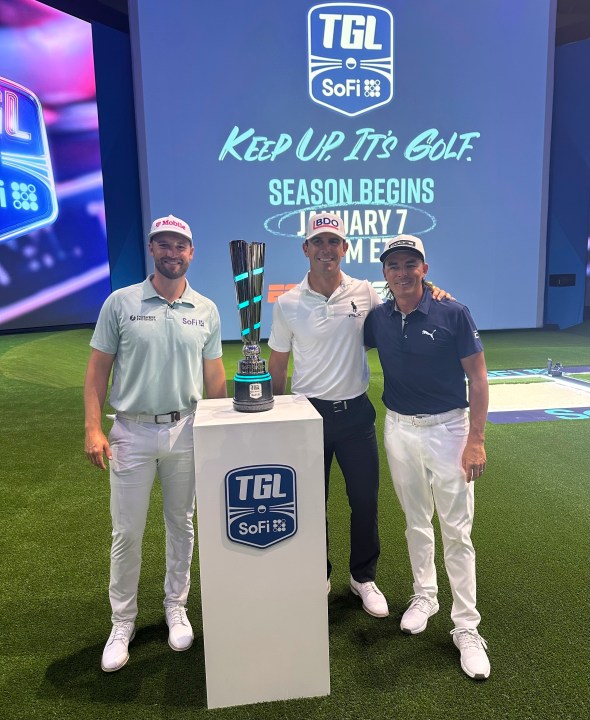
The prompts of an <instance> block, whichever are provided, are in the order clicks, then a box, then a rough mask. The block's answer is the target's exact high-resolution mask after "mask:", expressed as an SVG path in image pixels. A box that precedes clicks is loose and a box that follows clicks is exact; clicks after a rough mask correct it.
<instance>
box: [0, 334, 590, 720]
mask: <svg viewBox="0 0 590 720" xmlns="http://www.w3.org/2000/svg"><path fill="white" fill-rule="evenodd" d="M588 330H589V325H588V324H587V323H586V324H585V325H584V326H582V327H579V328H576V329H573V330H572V331H561V332H555V331H550V332H546V331H524V332H522V333H519V332H515V331H511V332H507V333H490V334H485V333H483V336H484V344H485V347H486V356H487V361H488V367H489V368H490V369H506V368H526V367H543V365H544V362H546V357H545V356H547V357H553V359H554V361H559V362H561V363H562V364H564V365H567V364H575V365H584V364H590V361H589V357H588V355H589V351H588V348H589V343H588V340H589V332H588ZM89 337H90V331H88V330H74V331H66V332H60V333H41V334H36V335H35V334H27V335H25V334H23V335H9V336H0V398H1V402H0V424H1V427H2V469H1V470H0V498H1V503H0V578H1V584H0V607H1V608H2V611H1V622H2V625H1V626H0V632H1V643H0V718H3V719H4V718H6V719H7V720H12V719H14V720H20V719H22V720H29V719H30V720H33V719H35V720H36V719H39V720H46V719H48V718H56V719H58V720H69V719H70V718H71V719H72V720H73V719H74V718H75V719H76V720H78V719H79V718H89V719H90V720H110V719H111V718H136V719H138V720H143V719H145V720H162V719H165V720H176V719H177V718H203V719H204V718H220V720H229V719H230V718H231V719H233V718H235V719H236V720H237V719H240V720H241V719H243V718H246V719H248V718H253V719H258V718H260V719H262V720H279V719H283V718H296V719H298V718H309V719H310V720H311V719H315V718H317V719H321V720H324V719H325V720H328V719H329V720H333V719H334V718H337V719H340V718H346V719H347V718H350V719H355V720H356V719H359V720H360V719H361V718H364V719H367V720H373V719H374V720H385V719H390V718H391V719H395V720H398V719H399V720H439V719H440V720H447V719H448V720H455V719H456V720H459V719H461V720H463V719H468V720H471V719H473V720H476V719H478V720H488V719H489V720H502V719H506V720H561V719H562V718H563V719H568V718H571V719H572V720H573V719H574V718H575V719H576V720H577V719H578V718H581V717H587V715H588V709H589V708H588V673H589V670H590V662H589V660H590V659H589V647H588V635H587V618H588V610H589V607H588V605H589V603H588V580H589V578H588V567H589V563H588V560H589V554H590V553H589V550H590V548H589V533H588V529H589V522H588V521H589V512H588V508H589V502H588V501H589V499H590V498H589V495H590V492H589V478H588V469H589V466H590V463H589V460H590V442H589V440H590V422H587V421H583V420H574V421H570V420H556V421H551V422H540V423H523V424H517V425H492V424H489V425H488V427H487V442H486V447H487V453H488V469H487V471H486V473H485V475H484V477H483V478H482V479H481V480H478V481H477V486H476V498H477V499H476V520H475V528H474V533H473V537H474V543H475V546H476V551H477V565H478V607H479V610H480V612H481V614H482V623H481V626H480V631H481V634H482V635H483V636H484V637H485V638H486V639H487V641H488V643H489V654H490V659H491V663H492V675H491V677H490V679H489V680H488V681H486V682H483V683H476V682H473V681H472V680H469V679H468V678H467V677H466V676H465V675H464V674H463V673H462V672H461V669H460V666H459V661H458V652H457V650H456V649H455V647H454V646H453V644H452V640H451V637H450V635H449V631H450V630H451V628H452V624H451V621H450V617H449V612H450V605H451V600H450V592H449V588H448V583H447V580H446V576H445V573H444V569H443V566H442V564H441V553H440V552H439V555H438V559H437V562H438V567H439V571H440V572H439V585H440V593H439V594H440V597H439V600H440V605H441V609H440V612H439V613H438V614H437V615H436V616H435V617H433V618H432V619H431V621H430V622H429V625H428V629H427V630H426V632H424V633H423V634H421V635H419V636H414V637H410V636H407V635H404V634H402V633H401V632H400V631H399V618H400V616H401V613H402V612H403V610H404V608H405V606H406V603H407V600H408V598H409V596H410V594H411V575H410V568H409V562H408V558H407V550H406V547H405V539H404V527H403V520H402V515H401V512H400V510H399V507H398V505H397V501H396V499H395V496H394V493H393V490H392V486H391V481H390V478H389V475H388V472H387V467H386V463H385V461H383V462H382V469H381V478H382V483H381V505H380V532H381V541H382V555H381V559H380V562H379V568H378V578H377V579H378V583H379V585H380V587H381V589H382V590H383V592H384V593H385V595H386V596H387V598H388V600H389V605H390V612H391V615H390V617H389V618H387V619H384V620H378V619H375V618H372V617H370V616H369V615H367V614H366V613H364V612H363V611H362V610H360V605H359V601H358V598H355V597H353V596H352V595H351V594H350V592H349V591H348V586H347V579H348V574H347V557H348V507H347V501H346V497H345V494H344V490H343V482H342V477H341V475H340V472H339V470H338V468H337V466H334V470H333V476H332V483H331V494H330V547H331V553H330V554H331V558H332V561H333V564H334V573H333V578H332V593H331V595H330V599H329V617H330V656H331V684H332V688H331V695H330V696H328V697H325V698H316V699H303V700H291V701H287V702H277V703H265V704H261V705H255V706H245V707H237V708H229V709H223V710H215V711H208V710H207V709H206V690H205V672H204V658H203V641H202V630H201V616H200V603H199V582H198V554H196V555H195V561H194V569H193V588H192V592H191V597H190V601H189V614H190V617H191V620H192V622H193V626H194V629H195V633H196V638H195V643H194V645H193V647H192V648H191V649H190V650H189V651H187V652H185V653H174V652H172V651H171V650H170V649H169V647H168V645H167V642H166V639H167V628H166V626H165V623H164V620H163V615H162V606H161V602H162V594H163V593H162V584H163V574H164V571H163V568H164V539H163V526H162V519H161V498H160V493H159V488H158V485H157V483H156V484H155V485H154V494H153V501H152V504H151V507H150V513H149V518H148V524H147V528H146V534H145V539H144V551H143V566H142V577H141V584H140V615H139V618H138V633H137V636H136V639H135V640H134V641H133V643H132V645H131V659H130V661H129V663H128V664H127V666H126V667H125V668H124V669H123V670H121V671H120V672H118V673H113V674H108V675H107V674H105V673H103V672H102V671H101V670H100V665H99V663H100V655H101V652H102V648H103V646H104V642H105V640H106V638H107V636H108V632H109V630H110V608H109V604H108V597H107V584H108V567H109V545H110V518H109V510H108V503H109V499H108V498H109V490H108V476H107V474H106V472H100V471H98V470H96V469H95V468H94V467H92V466H90V464H89V463H88V462H87V461H86V459H85V457H84V455H83V452H82V445H83V409H82V383H83V378H84V369H85V364H86V360H87V357H88V352H89V350H88V340H89ZM224 353H225V355H224V359H225V364H226V369H227V374H228V378H229V379H230V382H229V384H230V386H231V377H232V376H233V374H234V373H235V372H236V367H237V360H238V359H239V357H241V346H240V344H234V343H232V344H227V345H226V346H224ZM263 355H264V356H265V357H268V350H267V349H266V348H264V349H263ZM538 357H540V360H538V361H537V360H536V358H538ZM370 363H371V366H372V378H371V385H370V390H369V392H370V395H371V398H372V399H373V401H374V403H375V406H376V408H377V409H378V418H377V426H378V437H379V442H380V450H381V453H382V457H383V458H384V455H383V448H382V445H381V436H382V427H383V416H384V412H383V407H382V404H381V402H380V399H379V398H380V395H381V391H382V376H381V374H380V370H379V365H378V360H377V358H376V356H375V355H374V353H371V354H370ZM438 547H439V548H440V543H439V545H438ZM269 582H272V578H269ZM302 591H304V589H302ZM277 642H280V638H277ZM285 652H288V648H285ZM244 661H245V662H251V661H252V659H251V658H245V659H244Z"/></svg>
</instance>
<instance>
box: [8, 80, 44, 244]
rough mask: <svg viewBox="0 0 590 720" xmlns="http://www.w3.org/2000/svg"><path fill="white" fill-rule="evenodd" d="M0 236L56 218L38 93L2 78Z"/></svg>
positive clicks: (35, 227)
mask: <svg viewBox="0 0 590 720" xmlns="http://www.w3.org/2000/svg"><path fill="white" fill-rule="evenodd" d="M0 176H1V177H0V241H1V240H8V239H9V238H13V237H18V236H19V235H24V234H25V233H28V232H31V230H36V229H37V228H40V227H43V226H44V225H49V224H50V223H52V222H53V221H54V220H55V218H56V217H57V212H58V209H57V197H56V194H55V184H54V181H53V171H52V168H51V157H50V155H49V146H48V144H47V134H46V132H45V123H44V121H43V110H42V108H41V103H40V102H39V99H38V98H37V96H36V95H35V94H34V93H32V92H31V91H30V90H28V89H27V88H25V87H23V86H22V85H19V84H18V83H15V82H12V80H7V79H6V78H0Z"/></svg>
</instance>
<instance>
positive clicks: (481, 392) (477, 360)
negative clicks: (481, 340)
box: [461, 352, 489, 482]
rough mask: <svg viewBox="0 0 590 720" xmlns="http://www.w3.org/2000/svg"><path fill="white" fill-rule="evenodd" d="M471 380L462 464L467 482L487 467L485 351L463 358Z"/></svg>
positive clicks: (487, 394) (463, 363)
mask: <svg viewBox="0 0 590 720" xmlns="http://www.w3.org/2000/svg"><path fill="white" fill-rule="evenodd" d="M461 365H463V369H464V370H465V374H466V375H467V379H468V380H469V435H468V436H467V444H466V445H465V450H464V451H463V459H462V465H463V470H465V474H466V476H467V482H470V481H471V480H475V479H476V478H478V477H480V476H481V475H483V472H484V470H485V467H486V451H485V448H484V436H485V426H486V418H487V414H488V400H489V391H488V372H487V369H486V362H485V359H484V356H483V352H479V353H475V354H474V355H469V357H466V358H463V359H462V360H461Z"/></svg>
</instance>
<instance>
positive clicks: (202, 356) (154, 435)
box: [84, 215, 226, 672]
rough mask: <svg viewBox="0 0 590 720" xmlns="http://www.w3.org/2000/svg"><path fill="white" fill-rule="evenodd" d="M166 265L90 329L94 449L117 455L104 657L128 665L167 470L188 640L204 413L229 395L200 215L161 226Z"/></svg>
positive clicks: (169, 548)
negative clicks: (205, 282) (204, 281)
mask: <svg viewBox="0 0 590 720" xmlns="http://www.w3.org/2000/svg"><path fill="white" fill-rule="evenodd" d="M149 252H150V255H152V257H153V258H154V273H153V274H152V275H150V276H149V277H148V278H147V279H146V280H145V281H144V282H142V283H139V284H137V285H131V286H129V287H125V288H121V289H120V290H116V291H115V292H113V293H112V295H110V296H109V297H108V298H107V299H106V301H105V303H104V305H103V307H102V309H101V311H100V316H99V318H98V322H97V323H96V329H95V331H94V334H93V336H92V339H91V341H90V345H91V347H92V352H91V355H90V359H89V362H88V369H87V372H86V381H85V385H84V403H85V410H86V420H85V429H86V439H85V445H84V451H85V453H86V456H87V457H88V459H89V460H90V462H92V463H93V464H94V465H96V466H97V467H98V468H101V469H103V470H104V469H106V464H105V456H106V458H107V459H108V461H109V469H110V485H111V516H112V523H113V533H112V535H113V540H112V547H111V573H110V585H109V597H110V602H111V609H112V616H111V620H112V623H113V627H112V631H111V634H110V636H109V639H108V641H107V644H106V646H105V648H104V651H103V655H102V662H101V667H102V669H103V670H104V671H105V672H113V671H115V670H119V669H120V668H122V667H123V665H125V663H126V662H127V660H128V659H129V652H128V645H129V643H130V642H131V640H132V639H133V637H134V635H135V619H136V617H137V588H138V582H139V573H140V568H141V544H142V538H143V531H144V528H145V523H146V517H147V511H148V506H149V500H150V492H151V488H152V484H153V481H154V477H155V474H156V472H157V473H158V476H159V478H160V484H161V487H162V498H163V506H164V521H165V525H166V578H165V583H164V594H165V598H164V609H165V614H166V623H167V625H168V628H169V635H168V643H169V645H170V647H171V648H172V649H173V650H178V651H181V650H187V649H188V648H189V647H190V646H191V644H192V641H193V631H192V627H191V624H190V622H189V620H188V618H187V615H186V609H185V606H186V602H187V597H188V592H189V585H190V564H191V559H192V554H193V545H194V529H193V522H192V519H193V511H194V503H195V480H194V456H193V431H192V426H193V419H194V413H195V409H196V406H197V402H198V401H199V400H200V399H201V398H202V396H203V385H204V387H205V390H206V393H207V397H209V398H219V397H225V396H226V384H225V371H224V367H223V362H222V359H221V329H220V322H219V313H218V311H217V308H216V306H215V305H214V303H213V302H211V300H209V299H207V298H206V297H204V296H203V295H200V294H199V293H197V292H195V291H194V290H193V289H192V288H191V287H190V286H189V284H188V281H187V280H186V277H185V275H186V272H187V270H188V267H189V265H190V263H191V261H192V259H193V255H194V247H193V239H192V233H191V230H190V227H189V226H188V224H187V223H186V222H184V221H183V220H180V219H179V218H176V217H174V216H172V215H169V216H168V217H164V218H158V219H157V220H154V222H153V224H152V227H151V230H150V233H149ZM111 370H112V371H113V378H112V389H111V393H110V398H109V402H110V404H111V406H112V407H113V408H114V409H115V411H116V419H115V422H114V424H113V427H112V430H111V432H110V434H109V438H108V440H107V438H106V436H105V435H104V434H103V431H102V423H101V414H102V408H103V405H104V402H105V399H106V394H107V386H108V381H109V377H110V374H111Z"/></svg>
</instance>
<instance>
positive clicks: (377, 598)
mask: <svg viewBox="0 0 590 720" xmlns="http://www.w3.org/2000/svg"><path fill="white" fill-rule="evenodd" d="M350 589H351V590H352V592H353V593H354V594H355V595H358V597H360V598H361V600H362V601H363V610H364V611H365V612H368V613H369V615H372V616H373V617H379V618H381V617H387V616H388V615H389V608H388V607H387V600H386V599H385V597H384V595H383V593H382V592H381V590H379V588H378V587H377V585H375V583H374V582H371V581H369V582H363V583H360V582H357V581H356V580H355V579H354V578H353V577H352V575H351V576H350Z"/></svg>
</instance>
